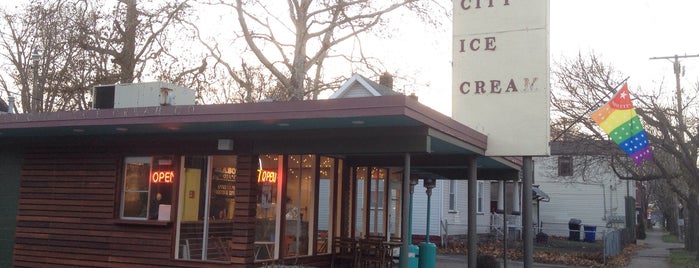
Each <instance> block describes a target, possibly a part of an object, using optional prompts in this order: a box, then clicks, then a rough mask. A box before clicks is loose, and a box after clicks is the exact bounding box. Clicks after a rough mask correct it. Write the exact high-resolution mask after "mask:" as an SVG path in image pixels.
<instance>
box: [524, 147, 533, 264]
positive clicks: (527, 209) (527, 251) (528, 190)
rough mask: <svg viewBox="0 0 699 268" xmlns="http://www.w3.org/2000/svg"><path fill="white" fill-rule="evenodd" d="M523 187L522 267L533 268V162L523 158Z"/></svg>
mask: <svg viewBox="0 0 699 268" xmlns="http://www.w3.org/2000/svg"><path fill="white" fill-rule="evenodd" d="M523 160H524V166H523V169H524V176H523V177H524V178H523V180H524V185H523V189H522V200H523V201H522V240H523V241H522V244H523V248H524V249H523V250H522V251H523V253H524V256H523V258H524V267H525V268H530V267H533V266H532V265H533V263H534V227H533V226H532V181H533V179H534V160H532V157H531V156H525V157H524V159H523Z"/></svg>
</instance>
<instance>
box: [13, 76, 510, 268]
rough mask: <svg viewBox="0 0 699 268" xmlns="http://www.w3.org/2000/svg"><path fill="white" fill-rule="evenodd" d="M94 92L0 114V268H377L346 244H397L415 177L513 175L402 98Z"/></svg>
mask: <svg viewBox="0 0 699 268" xmlns="http://www.w3.org/2000/svg"><path fill="white" fill-rule="evenodd" d="M352 83H358V84H348V85H346V87H345V88H344V90H345V91H346V92H347V93H350V92H351V91H352V90H353V87H354V86H364V87H366V86H369V87H372V88H375V87H376V85H375V84H371V83H370V84H367V82H366V81H364V82H362V81H359V80H356V81H352ZM95 93H96V95H95V106H96V108H95V109H91V110H86V111H64V112H51V113H25V114H14V113H4V114H0V183H1V184H2V188H0V201H1V202H0V266H3V267H7V266H14V267H154V266H161V267H259V266H265V265H269V264H286V265H291V264H299V265H304V266H313V267H331V266H333V263H334V264H335V266H337V265H338V264H345V266H352V265H355V264H357V265H358V264H359V262H368V261H377V262H386V261H390V260H388V259H386V258H384V259H376V260H374V259H371V258H369V257H366V258H359V257H357V256H359V254H361V252H359V250H358V252H356V254H354V255H350V257H349V258H346V257H348V255H349V254H347V253H348V252H351V251H352V250H354V249H357V248H356V247H354V248H350V249H346V248H344V247H345V246H346V245H347V244H348V243H347V242H348V241H351V242H352V243H354V244H355V245H356V244H358V243H369V242H368V241H369V240H378V241H380V243H379V244H380V245H389V247H384V248H387V250H388V251H390V252H389V256H391V257H393V258H395V257H396V256H395V254H394V252H396V251H398V252H400V250H391V248H390V246H393V247H394V249H395V248H398V249H405V248H407V246H406V245H407V243H408V242H407V240H408V239H402V238H405V237H406V234H408V232H406V229H407V223H406V219H408V215H407V213H408V211H409V210H408V208H409V201H408V200H409V195H410V193H409V190H408V189H409V186H410V181H411V179H414V178H438V179H457V180H466V179H470V178H472V177H473V176H477V178H478V179H489V180H493V179H500V180H502V179H512V178H515V177H517V174H518V171H519V169H520V163H519V162H517V161H516V159H510V158H498V157H485V156H483V155H484V152H485V150H486V148H487V146H488V142H487V137H486V136H485V135H484V134H482V133H479V132H478V131H475V130H473V129H471V128H469V127H468V126H465V125H463V124H461V123H459V122H457V121H454V120H452V119H451V118H449V117H447V116H445V115H442V114H441V113H439V112H436V111H434V110H432V109H430V108H428V107H426V106H424V105H422V104H420V103H419V102H418V101H417V100H416V99H415V98H413V97H410V96H404V95H400V94H395V95H389V96H369V97H353V98H337V99H328V100H314V101H288V102H259V103H247V104H222V105H194V103H193V101H192V102H190V101H188V100H187V99H188V98H189V96H190V95H189V94H191V93H189V92H188V91H187V90H186V89H181V88H178V87H176V86H174V85H169V84H164V83H149V84H140V85H132V86H129V85H116V86H104V87H97V88H95ZM370 238H373V239H370ZM367 245H369V244H367ZM367 245H365V247H363V248H367V247H369V246H367ZM342 258H346V259H342ZM347 264H349V265H347Z"/></svg>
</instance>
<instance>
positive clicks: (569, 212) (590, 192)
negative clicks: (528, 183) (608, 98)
mask: <svg viewBox="0 0 699 268" xmlns="http://www.w3.org/2000/svg"><path fill="white" fill-rule="evenodd" d="M598 148H599V147H597V146H590V145H589V143H588V144H585V143H578V142H552V143H551V156H548V157H535V158H534V172H535V173H534V183H535V184H537V185H539V186H540V187H541V188H542V189H545V190H546V193H547V194H548V195H549V196H550V202H542V203H541V204H540V205H541V207H540V208H539V211H540V220H541V223H540V224H541V227H542V231H543V232H544V233H547V234H549V235H556V236H569V234H570V233H569V229H568V227H569V226H568V225H569V222H570V221H571V219H579V220H580V221H581V224H582V225H583V226H585V225H587V226H595V229H596V231H597V232H598V233H600V232H601V231H603V230H605V229H607V228H623V227H624V220H625V215H626V213H625V197H626V196H627V195H628V196H631V197H633V198H634V199H635V196H636V187H635V183H633V182H629V181H623V180H620V179H618V178H617V176H616V175H615V174H614V172H613V170H612V168H611V165H610V161H609V158H608V157H605V154H606V155H608V154H609V152H603V153H600V151H599V149H598ZM607 148H612V147H607ZM631 213H635V211H632V212H631ZM634 218H635V217H634ZM535 221H536V219H535ZM595 238H596V239H600V237H599V235H597V236H595Z"/></svg>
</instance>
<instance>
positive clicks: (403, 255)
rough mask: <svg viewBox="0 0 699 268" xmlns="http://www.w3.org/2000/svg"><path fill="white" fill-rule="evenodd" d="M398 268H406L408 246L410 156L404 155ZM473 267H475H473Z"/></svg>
mask: <svg viewBox="0 0 699 268" xmlns="http://www.w3.org/2000/svg"><path fill="white" fill-rule="evenodd" d="M401 193H402V194H401V199H402V200H401V202H400V203H401V224H400V234H401V235H400V237H401V238H402V239H401V241H402V243H401V246H400V267H401V268H408V254H409V253H408V250H409V249H408V245H409V243H410V240H411V239H410V229H409V226H410V224H409V223H410V216H412V215H410V195H411V193H410V154H405V164H404V167H403V190H402V191H401ZM474 267H475V266H474Z"/></svg>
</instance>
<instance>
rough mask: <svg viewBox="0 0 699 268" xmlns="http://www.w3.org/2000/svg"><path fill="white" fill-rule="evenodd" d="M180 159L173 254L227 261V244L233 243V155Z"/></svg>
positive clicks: (194, 258)
mask: <svg viewBox="0 0 699 268" xmlns="http://www.w3.org/2000/svg"><path fill="white" fill-rule="evenodd" d="M181 162H182V167H181V170H182V175H181V176H180V177H181V180H180V189H179V195H178V196H179V201H178V202H179V216H178V217H177V219H178V220H177V234H176V235H177V237H178V240H177V246H176V249H175V256H176V258H177V259H184V260H217V261H230V258H229V255H230V247H228V246H227V245H230V244H231V243H233V239H232V235H233V230H234V228H233V227H234V224H235V223H234V221H233V220H234V218H235V204H236V200H235V199H236V187H235V186H236V179H237V175H238V170H237V157H236V156H235V155H216V156H184V157H182V161H181Z"/></svg>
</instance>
